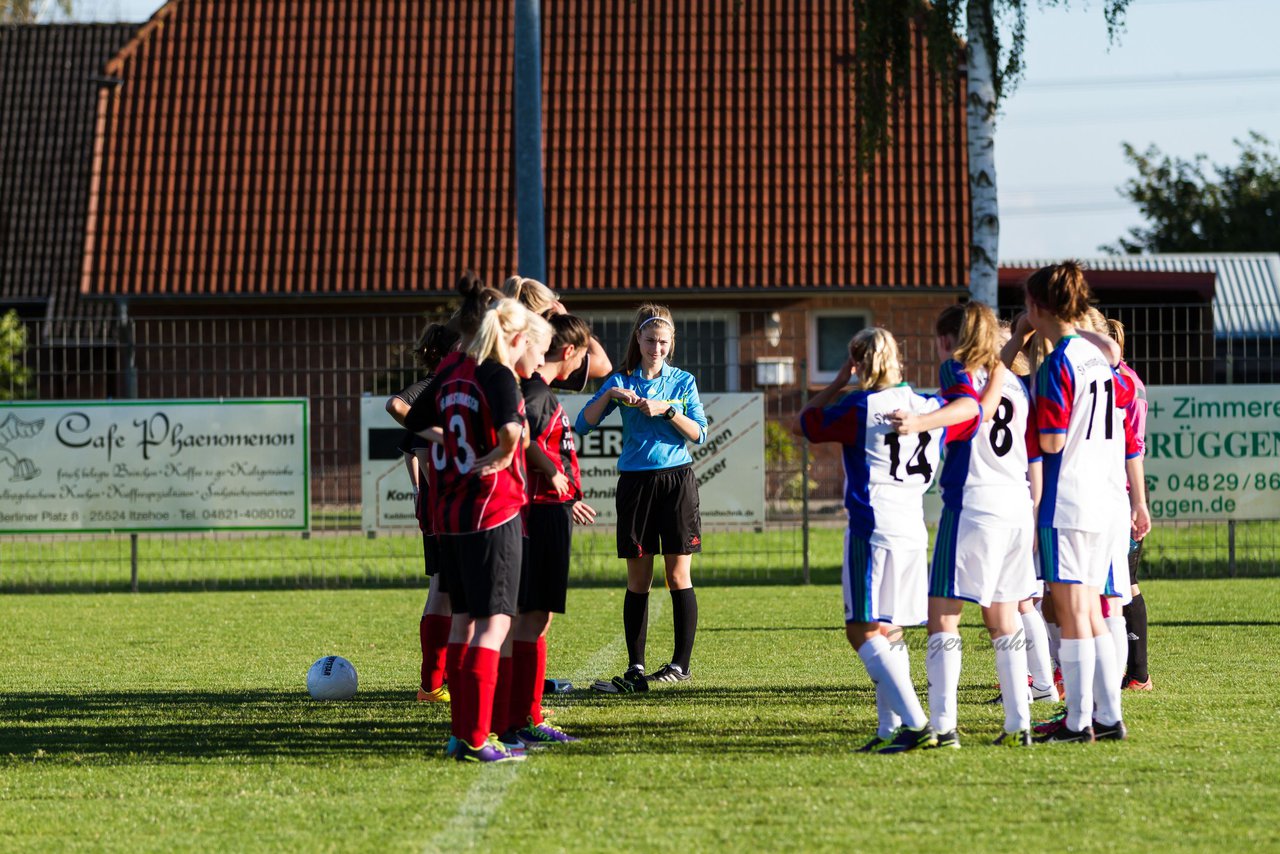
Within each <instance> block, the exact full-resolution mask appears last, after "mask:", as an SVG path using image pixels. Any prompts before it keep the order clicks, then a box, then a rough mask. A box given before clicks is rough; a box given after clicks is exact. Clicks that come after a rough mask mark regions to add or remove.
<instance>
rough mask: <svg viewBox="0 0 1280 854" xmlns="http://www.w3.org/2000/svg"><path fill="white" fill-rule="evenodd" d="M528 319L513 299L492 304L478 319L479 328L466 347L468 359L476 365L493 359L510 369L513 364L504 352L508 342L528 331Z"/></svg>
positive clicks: (528, 315) (526, 313) (512, 360)
mask: <svg viewBox="0 0 1280 854" xmlns="http://www.w3.org/2000/svg"><path fill="white" fill-rule="evenodd" d="M530 317H531V315H530V314H529V312H528V311H526V310H525V307H524V306H522V305H521V304H520V303H518V302H516V301H515V300H513V299H503V300H499V301H498V302H496V303H494V304H493V305H491V306H490V307H489V310H488V311H486V312H485V314H484V317H482V318H481V319H480V328H479V329H478V330H476V335H475V337H474V338H472V339H471V343H470V344H469V345H467V355H468V356H470V357H471V358H473V359H475V360H476V362H483V361H485V360H487V359H493V360H494V361H496V362H499V363H500V364H503V365H506V366H507V367H508V368H510V367H511V366H512V365H513V364H514V362H515V360H514V359H513V358H512V354H511V353H510V352H509V351H508V349H507V340H508V339H509V338H511V337H512V336H513V335H516V334H517V333H520V332H527V331H528V329H529V318H530Z"/></svg>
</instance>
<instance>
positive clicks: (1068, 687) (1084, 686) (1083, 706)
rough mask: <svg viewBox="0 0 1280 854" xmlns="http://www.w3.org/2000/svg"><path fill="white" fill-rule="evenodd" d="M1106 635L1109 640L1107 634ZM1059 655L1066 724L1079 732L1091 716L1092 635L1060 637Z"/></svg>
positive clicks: (1095, 656)
mask: <svg viewBox="0 0 1280 854" xmlns="http://www.w3.org/2000/svg"><path fill="white" fill-rule="evenodd" d="M1107 639H1108V640H1110V636H1108V638H1107ZM1058 655H1059V656H1061V658H1060V659H1059V660H1060V661H1061V663H1062V687H1063V689H1064V690H1065V691H1066V694H1067V727H1068V728H1069V729H1073V730H1075V731H1076V732H1079V731H1080V730H1082V729H1084V728H1085V727H1087V726H1089V723H1090V721H1091V719H1092V717H1093V675H1094V670H1095V669H1096V667H1095V662H1096V659H1097V651H1096V648H1095V645H1094V642H1093V638H1087V639H1083V640H1082V639H1079V638H1063V639H1062V645H1061V646H1060V647H1059V648H1058ZM1113 662H1114V657H1113Z"/></svg>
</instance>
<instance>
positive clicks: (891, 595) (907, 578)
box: [843, 529, 929, 626]
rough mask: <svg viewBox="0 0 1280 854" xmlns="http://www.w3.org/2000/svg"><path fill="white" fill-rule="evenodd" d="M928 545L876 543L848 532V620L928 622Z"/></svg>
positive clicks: (895, 623) (846, 552)
mask: <svg viewBox="0 0 1280 854" xmlns="http://www.w3.org/2000/svg"><path fill="white" fill-rule="evenodd" d="M927 556H928V550H927V549H921V548H893V549H888V548H884V547H881V546H873V545H871V544H870V543H869V542H868V541H867V540H865V539H863V538H862V537H858V536H855V535H852V534H850V533H849V531H848V530H847V529H846V530H845V532H844V574H843V575H844V621H845V622H846V623H876V622H880V623H889V624H891V625H895V626H920V625H924V622H925V620H927V619H928V617H929V592H928V591H929V572H928V562H927V561H926V557H927Z"/></svg>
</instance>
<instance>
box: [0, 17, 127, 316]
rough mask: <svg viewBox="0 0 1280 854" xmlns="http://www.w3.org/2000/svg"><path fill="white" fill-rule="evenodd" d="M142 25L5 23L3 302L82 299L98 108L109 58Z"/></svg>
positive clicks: (67, 304) (62, 303)
mask: <svg viewBox="0 0 1280 854" xmlns="http://www.w3.org/2000/svg"><path fill="white" fill-rule="evenodd" d="M136 30H137V25H132V24H112V25H83V24H75V25H48V26H0V303H2V304H5V305H14V304H18V303H24V304H27V305H29V306H30V314H31V315H33V316H34V315H41V316H51V317H52V316H70V315H79V316H85V314H86V313H90V314H93V313H96V314H99V315H101V314H104V313H106V312H108V311H109V306H106V305H102V304H99V305H97V306H96V307H94V306H82V305H81V304H80V265H81V260H82V256H83V254H84V230H85V202H86V198H87V196H88V192H89V167H90V164H91V163H92V152H93V125H94V112H95V109H96V106H97V101H98V92H99V90H100V87H101V86H102V85H103V74H104V69H105V67H106V64H107V61H108V60H110V59H111V58H112V57H113V56H114V55H115V54H116V52H117V51H118V50H120V48H121V47H122V46H123V45H124V44H125V43H126V42H127V41H128V40H129V39H130V37H132V36H133V34H134V32H135V31H136Z"/></svg>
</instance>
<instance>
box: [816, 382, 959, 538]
mask: <svg viewBox="0 0 1280 854" xmlns="http://www.w3.org/2000/svg"><path fill="white" fill-rule="evenodd" d="M941 405H942V401H941V399H939V398H937V397H925V396H924V395H920V394H916V393H915V392H914V391H912V390H911V387H910V386H909V385H907V384H906V383H902V384H901V385H896V386H891V387H889V388H886V389H881V390H880V391H855V392H852V393H850V394H848V395H846V396H845V397H844V398H842V399H841V400H839V401H837V402H836V403H834V404H832V405H831V406H828V407H827V408H826V409H822V410H817V409H810V410H807V411H806V412H805V413H804V417H803V419H802V422H801V423H802V425H803V427H804V433H805V436H806V437H807V438H808V439H809V441H811V442H839V443H841V444H842V445H844V449H843V456H844V474H845V489H844V495H845V501H844V504H845V508H846V509H847V510H848V511H849V531H850V534H851V535H853V536H857V537H862V538H864V539H866V540H868V541H869V542H870V543H871V545H872V546H878V547H884V548H887V547H890V546H898V547H901V548H919V549H926V548H928V545H929V533H928V531H927V530H926V529H925V525H924V493H925V490H927V489H928V488H929V485H930V484H931V483H932V482H933V479H934V477H935V476H936V475H937V472H938V467H939V466H938V451H939V447H940V446H941V444H942V439H943V434H944V431H942V430H935V431H933V432H930V433H917V434H913V435H910V436H900V435H898V434H897V433H895V432H894V431H893V430H892V429H890V427H889V415H890V413H892V412H894V411H896V410H899V409H903V410H906V411H908V412H914V413H918V414H921V415H923V414H927V413H930V412H933V411H935V410H937V409H939V408H940V407H941Z"/></svg>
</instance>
